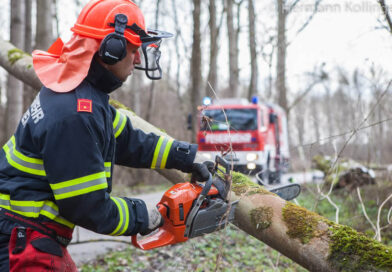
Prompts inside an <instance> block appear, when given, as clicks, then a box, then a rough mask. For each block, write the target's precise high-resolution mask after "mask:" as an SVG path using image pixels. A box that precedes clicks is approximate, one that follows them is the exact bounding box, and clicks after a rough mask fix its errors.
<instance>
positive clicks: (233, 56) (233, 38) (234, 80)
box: [226, 0, 240, 97]
mask: <svg viewBox="0 0 392 272" xmlns="http://www.w3.org/2000/svg"><path fill="white" fill-rule="evenodd" d="M226 12H227V17H226V23H227V35H228V37H229V73H230V75H229V92H228V95H229V97H237V96H238V95H239V93H238V85H239V73H240V71H239V67H238V30H236V29H235V28H234V15H233V0H226Z"/></svg>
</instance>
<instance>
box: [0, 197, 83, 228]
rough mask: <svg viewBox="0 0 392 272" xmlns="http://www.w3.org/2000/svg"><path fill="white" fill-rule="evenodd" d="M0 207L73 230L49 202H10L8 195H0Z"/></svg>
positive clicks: (70, 224) (71, 225)
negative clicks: (43, 218) (44, 218)
mask: <svg viewBox="0 0 392 272" xmlns="http://www.w3.org/2000/svg"><path fill="white" fill-rule="evenodd" d="M0 207H2V208H4V209H7V210H9V211H12V212H15V213H18V214H20V215H23V216H26V217H32V218H38V216H40V215H43V216H46V217H47V218H49V219H51V220H53V221H55V222H57V223H60V224H62V225H65V226H67V227H69V228H73V227H74V226H75V225H74V224H72V223H71V222H69V221H68V220H66V219H64V218H62V217H61V216H60V214H59V208H58V207H57V205H56V204H55V203H53V202H52V201H49V200H45V201H26V200H12V199H10V196H9V195H7V194H0Z"/></svg>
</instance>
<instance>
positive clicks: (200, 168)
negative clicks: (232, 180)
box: [191, 161, 215, 182]
mask: <svg viewBox="0 0 392 272" xmlns="http://www.w3.org/2000/svg"><path fill="white" fill-rule="evenodd" d="M214 166H215V163H214V162H213V161H204V162H203V163H197V162H194V163H193V165H192V177H191V181H192V182H194V181H201V182H204V181H207V180H208V178H209V177H210V173H213V171H214Z"/></svg>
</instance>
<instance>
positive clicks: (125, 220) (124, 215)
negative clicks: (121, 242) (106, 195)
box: [109, 197, 129, 236]
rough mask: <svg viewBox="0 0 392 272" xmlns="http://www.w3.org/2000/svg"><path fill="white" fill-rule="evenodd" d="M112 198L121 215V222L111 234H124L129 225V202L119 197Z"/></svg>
mask: <svg viewBox="0 0 392 272" xmlns="http://www.w3.org/2000/svg"><path fill="white" fill-rule="evenodd" d="M110 199H111V200H112V201H113V202H114V203H115V204H116V206H117V209H118V215H119V218H120V219H119V222H118V225H117V227H116V228H115V229H114V231H113V232H112V233H110V234H109V235H113V236H114V235H116V236H117V235H122V234H124V232H125V231H126V230H127V229H128V226H129V210H128V204H127V202H126V201H125V200H124V199H122V198H119V197H110Z"/></svg>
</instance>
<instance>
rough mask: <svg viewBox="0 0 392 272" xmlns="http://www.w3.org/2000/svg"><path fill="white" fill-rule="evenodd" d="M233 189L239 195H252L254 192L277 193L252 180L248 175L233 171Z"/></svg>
mask: <svg viewBox="0 0 392 272" xmlns="http://www.w3.org/2000/svg"><path fill="white" fill-rule="evenodd" d="M232 181H233V182H232V185H231V190H232V191H233V192H234V193H235V194H236V195H238V196H241V195H244V194H246V195H252V194H264V195H266V194H269V195H275V194H274V193H271V192H270V191H268V190H266V189H264V188H263V187H261V186H260V185H258V184H256V183H254V182H252V181H251V180H250V179H249V178H248V177H247V176H245V175H244V174H241V173H238V172H232Z"/></svg>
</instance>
